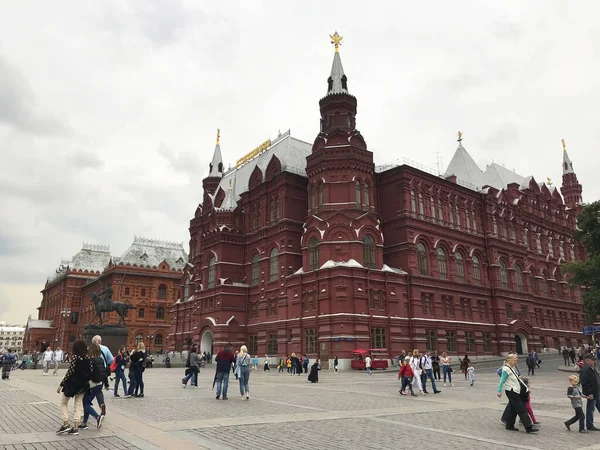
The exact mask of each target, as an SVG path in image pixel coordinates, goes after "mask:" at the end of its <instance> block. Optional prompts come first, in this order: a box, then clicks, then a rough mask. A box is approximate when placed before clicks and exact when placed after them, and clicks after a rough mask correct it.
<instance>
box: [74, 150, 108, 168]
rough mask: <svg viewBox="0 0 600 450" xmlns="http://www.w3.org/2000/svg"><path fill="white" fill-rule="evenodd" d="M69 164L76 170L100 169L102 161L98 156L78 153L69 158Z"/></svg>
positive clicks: (84, 152)
mask: <svg viewBox="0 0 600 450" xmlns="http://www.w3.org/2000/svg"><path fill="white" fill-rule="evenodd" d="M70 162H71V164H72V165H73V166H74V167H76V168H77V169H88V168H89V169H102V168H103V167H104V161H102V160H101V159H100V157H99V156H98V155H96V154H95V153H92V152H88V151H79V152H76V153H75V154H73V155H72V156H71V158H70Z"/></svg>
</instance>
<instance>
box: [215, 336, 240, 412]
mask: <svg viewBox="0 0 600 450" xmlns="http://www.w3.org/2000/svg"><path fill="white" fill-rule="evenodd" d="M230 348H231V344H227V345H226V346H225V348H224V349H223V350H221V351H219V353H217V357H216V358H215V360H216V362H217V373H216V375H215V378H216V381H217V400H219V398H221V392H222V393H223V400H227V388H228V387H229V370H231V365H232V364H233V363H235V356H234V355H233V353H232V352H231V350H230Z"/></svg>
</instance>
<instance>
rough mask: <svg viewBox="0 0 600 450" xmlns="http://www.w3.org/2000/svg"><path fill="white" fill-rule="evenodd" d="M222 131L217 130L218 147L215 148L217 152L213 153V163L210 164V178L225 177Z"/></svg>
mask: <svg viewBox="0 0 600 450" xmlns="http://www.w3.org/2000/svg"><path fill="white" fill-rule="evenodd" d="M220 141H221V130H220V129H219V128H217V145H216V146H215V152H214V153H213V157H212V162H211V163H210V164H209V166H208V167H209V169H210V170H209V173H208V176H209V177H222V176H223V157H222V156H221V144H220Z"/></svg>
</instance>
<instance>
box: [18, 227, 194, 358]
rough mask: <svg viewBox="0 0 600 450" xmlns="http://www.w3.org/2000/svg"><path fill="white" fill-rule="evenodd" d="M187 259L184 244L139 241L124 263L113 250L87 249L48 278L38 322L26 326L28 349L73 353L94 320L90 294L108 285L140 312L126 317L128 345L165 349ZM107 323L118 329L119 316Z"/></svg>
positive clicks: (106, 317)
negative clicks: (87, 327) (78, 340)
mask: <svg viewBox="0 0 600 450" xmlns="http://www.w3.org/2000/svg"><path fill="white" fill-rule="evenodd" d="M187 259H188V255H187V253H186V252H185V250H184V248H183V244H182V243H175V242H168V241H161V240H156V239H146V238H141V237H137V236H136V237H135V238H134V241H133V243H132V244H131V246H130V247H129V248H128V249H127V250H126V251H125V253H123V255H121V256H120V257H113V256H111V254H110V251H109V247H108V246H102V245H91V244H84V245H83V247H82V249H81V250H80V251H79V252H78V253H77V254H76V255H75V256H74V257H73V258H72V259H71V260H70V261H62V262H61V264H60V265H59V267H58V269H57V270H56V272H55V273H54V274H53V275H52V276H51V277H49V278H48V280H47V282H46V286H45V287H44V289H43V290H42V302H41V304H40V306H39V307H38V311H39V312H38V319H37V320H33V319H30V320H29V323H28V325H27V339H26V343H27V347H26V348H28V349H29V350H38V351H39V350H41V349H45V348H46V347H47V346H48V345H50V346H52V347H53V348H54V347H56V346H57V345H58V346H60V347H62V348H68V347H70V346H71V345H72V343H73V342H74V341H75V340H76V339H79V338H81V337H82V334H83V327H84V326H85V325H86V324H88V323H90V322H91V321H92V320H93V319H94V316H95V309H94V305H93V302H92V300H91V296H90V294H91V293H92V292H96V293H98V294H99V293H100V292H102V291H103V290H104V288H105V286H106V284H107V283H108V284H110V285H111V287H112V289H113V291H114V294H113V298H112V299H113V301H120V302H124V303H128V304H130V305H132V306H134V307H136V309H132V310H129V312H128V315H127V317H126V323H127V326H128V328H129V339H128V345H129V346H130V347H131V346H133V345H134V344H136V343H137V342H144V343H145V344H146V348H147V349H149V350H153V351H154V350H156V351H158V350H162V349H165V348H166V336H167V334H168V330H169V327H170V307H171V305H172V304H173V303H175V301H176V299H177V298H178V297H179V283H180V279H181V276H182V273H183V267H184V266H185V265H186V263H187ZM104 322H105V323H106V324H114V323H116V322H117V315H116V313H115V312H112V313H110V314H104ZM96 323H98V322H96Z"/></svg>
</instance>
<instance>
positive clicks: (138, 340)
mask: <svg viewBox="0 0 600 450" xmlns="http://www.w3.org/2000/svg"><path fill="white" fill-rule="evenodd" d="M142 342H144V335H143V334H136V335H135V346H136V347H137V346H138V345H139V344H140V343H142Z"/></svg>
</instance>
